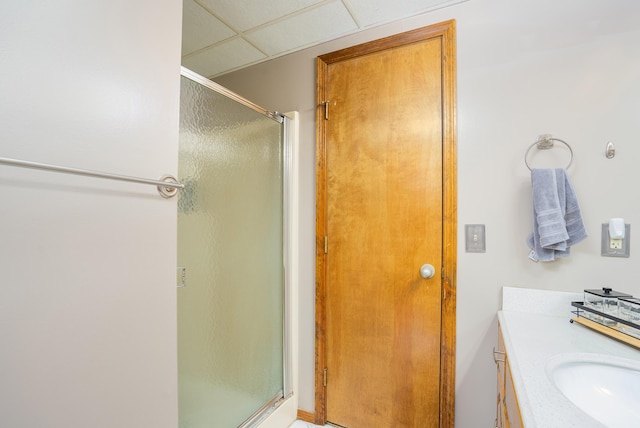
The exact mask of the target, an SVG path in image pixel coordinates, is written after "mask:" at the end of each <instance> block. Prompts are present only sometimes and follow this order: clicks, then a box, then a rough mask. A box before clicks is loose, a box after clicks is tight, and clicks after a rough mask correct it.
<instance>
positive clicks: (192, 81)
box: [178, 69, 295, 428]
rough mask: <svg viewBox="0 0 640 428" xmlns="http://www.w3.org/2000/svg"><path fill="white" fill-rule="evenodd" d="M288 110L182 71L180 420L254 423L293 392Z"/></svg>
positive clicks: (183, 425) (194, 424) (193, 424)
mask: <svg viewBox="0 0 640 428" xmlns="http://www.w3.org/2000/svg"><path fill="white" fill-rule="evenodd" d="M287 121H288V119H287V118H286V117H285V116H283V115H280V114H277V113H270V112H267V111H265V110H263V109H261V108H260V107H258V106H256V105H254V104H252V103H250V102H249V101H246V100H244V99H242V98H241V97H239V96H237V95H236V94H233V93H231V92H229V91H227V90H225V89H224V88H222V87H220V86H218V85H216V84H215V83H212V82H211V81H209V80H207V79H204V78H202V77H200V76H198V75H196V74H194V73H192V72H190V71H189V70H186V69H183V71H182V78H181V107H180V143H179V150H180V152H179V168H178V174H179V177H178V180H179V181H180V182H181V183H183V184H184V185H185V189H184V190H182V191H181V192H180V196H179V200H178V264H179V268H178V286H179V288H178V365H179V418H180V428H200V427H203V428H204V427H207V428H211V427H220V428H226V427H253V426H258V425H259V424H260V423H261V422H263V421H264V420H265V418H266V417H268V416H269V415H270V414H271V413H272V412H274V411H275V410H276V409H277V408H278V407H279V406H280V405H281V404H283V403H284V402H285V401H286V399H287V398H289V397H291V395H292V370H291V361H290V359H291V356H292V351H291V350H292V347H291V345H292V344H291V333H292V330H291V323H290V321H291V320H290V318H291V305H290V303H291V301H290V297H291V296H290V294H291V290H292V287H291V282H290V280H289V277H290V276H292V260H290V259H291V248H290V244H291V239H290V238H291V236H290V233H289V231H290V230H291V229H292V228H291V223H292V219H291V218H290V217H291V211H290V209H289V208H291V196H292V191H291V188H290V185H291V180H289V178H291V166H292V164H291V160H292V148H293V145H292V144H290V143H291V139H288V138H287V129H288V128H289V127H290V124H288V123H287ZM294 418H295V415H290V416H289V417H288V419H291V421H292V420H293V419H294ZM284 426H286V425H284Z"/></svg>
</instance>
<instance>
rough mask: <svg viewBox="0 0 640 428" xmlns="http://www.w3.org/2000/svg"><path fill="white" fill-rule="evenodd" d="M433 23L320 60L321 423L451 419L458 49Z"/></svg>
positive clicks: (412, 423)
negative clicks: (425, 273)
mask: <svg viewBox="0 0 640 428" xmlns="http://www.w3.org/2000/svg"><path fill="white" fill-rule="evenodd" d="M447 24H448V26H447V29H448V30H447V31H449V35H450V36H451V32H453V23H452V22H449V23H447ZM436 34H437V35H434V33H433V28H431V29H428V30H427V31H425V29H422V30H418V31H415V32H412V33H407V34H405V35H402V37H396V38H390V39H385V40H383V41H382V42H381V41H378V42H372V43H370V44H367V45H364V46H360V47H357V48H351V49H348V50H345V51H340V52H338V53H334V54H329V55H326V56H323V57H320V58H319V67H318V69H319V73H318V77H319V81H320V82H321V84H320V85H319V94H318V95H322V96H323V98H322V99H321V101H326V103H323V105H322V109H321V115H319V116H320V117H319V120H320V121H321V122H322V124H321V126H320V125H319V135H318V137H319V139H318V141H319V153H318V162H319V164H318V201H319V204H318V232H319V233H318V241H322V248H319V251H318V274H319V275H318V276H319V278H318V281H319V283H318V305H317V308H319V309H318V310H317V312H319V313H320V314H319V315H320V318H319V334H318V338H317V340H318V349H319V350H320V352H319V354H323V355H324V358H323V357H322V356H320V355H318V357H319V358H318V362H319V363H320V364H319V367H318V372H321V373H318V374H317V375H318V376H317V378H318V377H319V376H320V375H322V387H323V389H322V390H321V391H320V392H319V393H318V389H317V390H316V392H317V401H318V403H317V406H316V413H320V414H322V413H324V417H321V418H319V419H321V420H320V422H324V420H322V419H325V420H328V421H329V422H332V423H334V424H337V425H340V426H346V427H349V428H365V427H372V426H375V427H380V428H382V427H394V428H395V427H425V428H429V427H439V426H453V416H452V415H453V393H452V391H453V384H452V383H453V364H454V361H453V358H452V357H451V355H452V350H453V348H452V346H453V341H452V340H451V336H453V337H455V331H451V324H452V319H451V318H452V317H453V320H455V315H454V314H452V313H450V312H447V311H450V310H451V307H452V305H453V307H455V305H454V302H455V300H454V295H453V293H452V291H453V289H452V288H453V287H452V282H451V280H450V278H451V275H452V274H453V270H452V271H450V272H448V273H447V275H445V274H444V272H445V270H446V265H447V264H449V265H451V263H452V262H451V260H449V259H447V258H451V257H452V258H453V260H454V261H455V252H451V246H453V248H455V228H453V229H452V224H451V223H452V217H453V223H455V215H453V214H454V213H455V207H453V210H452V207H451V201H450V200H449V199H450V198H452V197H454V196H453V195H452V194H449V193H448V191H451V188H450V186H451V185H452V182H451V173H452V168H453V166H452V162H451V157H452V151H453V145H452V143H453V135H452V132H451V129H452V128H451V125H452V124H451V122H452V117H451V116H450V114H451V112H450V110H449V109H448V107H450V106H451V104H452V102H453V100H452V99H449V98H447V97H450V96H451V95H452V92H451V88H450V85H452V81H451V80H447V79H450V77H451V76H450V73H451V65H450V64H448V63H447V61H446V59H448V60H449V61H451V60H452V59H453V58H452V56H451V52H449V51H450V50H451V49H450V46H448V45H447V44H446V43H445V42H444V36H443V35H442V32H436ZM407 35H409V37H407ZM448 43H450V41H449V42H448ZM356 52H359V53H356ZM337 58H339V60H336V59H337ZM445 77H446V78H447V79H445ZM320 79H322V80H320ZM320 92H322V94H321V93H320ZM445 98H447V99H446V100H445ZM445 190H447V191H445ZM320 193H322V195H321V194H320ZM320 211H322V213H321V212H320ZM445 229H446V230H445ZM447 234H449V238H451V234H453V238H454V239H453V240H452V241H453V242H448V243H447V244H446V245H445V242H444V241H445V237H447ZM445 249H446V251H445ZM423 264H431V265H433V266H434V267H435V275H434V276H433V277H431V278H429V279H425V278H423V277H422V276H421V274H420V268H421V266H422V265H423ZM445 278H446V280H445ZM443 283H444V284H443ZM443 285H444V287H443ZM447 288H448V289H449V295H447V293H446V290H447ZM452 300H453V302H452ZM443 309H444V312H443ZM443 314H444V320H443ZM454 325H455V324H454ZM443 341H444V342H445V343H443ZM443 347H444V348H445V351H444V352H443ZM443 353H444V354H446V355H447V356H446V357H445V358H443ZM443 373H445V378H443ZM443 383H447V385H446V386H445V387H443ZM325 384H326V386H325ZM318 395H319V397H318ZM443 404H444V407H446V408H445V409H441V407H443ZM443 413H446V415H445V416H444V418H443V416H442V414H443Z"/></svg>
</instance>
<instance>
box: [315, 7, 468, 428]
mask: <svg viewBox="0 0 640 428" xmlns="http://www.w3.org/2000/svg"><path fill="white" fill-rule="evenodd" d="M433 38H440V39H441V43H442V110H443V111H442V139H443V141H442V192H443V195H442V196H443V207H442V210H443V212H442V226H443V229H442V244H443V245H442V269H441V272H442V291H441V293H442V294H441V325H440V427H441V428H444V427H453V426H454V419H455V367H456V263H457V258H456V257H457V133H456V31H455V20H450V21H445V22H442V23H439V24H434V25H430V26H427V27H423V28H418V29H416V30H412V31H408V32H405V33H401V34H398V35H394V36H390V37H386V38H383V39H379V40H374V41H371V42H368V43H364V44H361V45H357V46H352V47H349V48H346V49H342V50H339V51H336V52H332V53H328V54H325V55H321V56H319V57H318V58H317V60H316V73H317V74H316V76H317V77H316V78H317V82H316V100H317V103H316V104H317V107H316V284H315V285H316V338H315V418H314V423H316V424H321V425H324V424H325V423H326V422H327V408H326V403H327V397H326V388H325V379H326V378H325V368H326V367H327V335H326V311H327V307H326V288H327V284H326V262H327V257H326V256H327V255H326V251H325V237H326V235H327V215H326V214H327V210H326V208H327V185H326V176H327V174H326V173H327V170H326V160H327V158H326V121H325V117H326V114H327V108H329V107H330V106H328V105H327V103H326V102H325V101H326V100H327V92H328V90H327V86H328V82H327V78H328V71H329V65H330V64H333V63H337V62H340V61H345V60H349V59H352V58H356V57H359V56H363V55H369V54H372V53H376V52H380V51H384V50H387V49H392V48H395V47H399V46H404V45H408V44H412V43H418V42H421V41H424V40H428V39H433Z"/></svg>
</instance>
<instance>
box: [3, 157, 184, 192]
mask: <svg viewBox="0 0 640 428" xmlns="http://www.w3.org/2000/svg"><path fill="white" fill-rule="evenodd" d="M0 164H3V165H9V166H17V167H22V168H32V169H40V170H44V171H52V172H62V173H65V174H75V175H84V176H87V177H95V178H106V179H109V180H120V181H128V182H132V183H141V184H151V185H154V186H156V187H157V188H158V192H159V193H160V195H161V196H162V197H163V198H171V197H172V196H175V195H176V194H177V193H178V190H179V189H184V184H182V183H178V181H177V180H176V179H175V178H174V177H172V176H170V175H163V176H162V177H160V179H159V180H150V179H147V178H138V177H129V176H126V175H118V174H111V173H106V172H100V171H90V170H87V169H79V168H69V167H66V166H56V165H49V164H45V163H39V162H30V161H24V160H18V159H10V158H0Z"/></svg>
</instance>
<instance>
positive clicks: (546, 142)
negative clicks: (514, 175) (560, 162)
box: [524, 135, 573, 171]
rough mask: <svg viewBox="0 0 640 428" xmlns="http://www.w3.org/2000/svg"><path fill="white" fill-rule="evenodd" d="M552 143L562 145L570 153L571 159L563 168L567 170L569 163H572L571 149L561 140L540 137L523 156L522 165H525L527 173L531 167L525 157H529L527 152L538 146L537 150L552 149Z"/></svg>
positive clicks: (548, 136) (546, 136) (545, 136)
mask: <svg viewBox="0 0 640 428" xmlns="http://www.w3.org/2000/svg"><path fill="white" fill-rule="evenodd" d="M554 141H557V142H559V143H562V144H564V145H565V146H567V148H568V149H569V153H570V155H571V157H570V158H569V164H568V165H567V167H566V168H565V169H569V167H570V166H571V163H572V162H573V150H572V149H571V146H570V145H569V143H567V142H566V141H564V140H561V139H560V138H553V137H551V136H550V135H541V136H540V138H539V139H538V141H536V142H535V143H533V144H532V145H530V146H529V148H528V149H527V151H526V152H525V154H524V163H525V164H526V165H527V168H529V171H531V166H530V165H529V162H527V156H529V152H530V151H531V149H532V148H533V147H534V146H538V150H549V149H552V148H553V142H554Z"/></svg>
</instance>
